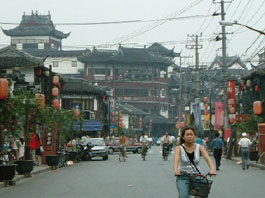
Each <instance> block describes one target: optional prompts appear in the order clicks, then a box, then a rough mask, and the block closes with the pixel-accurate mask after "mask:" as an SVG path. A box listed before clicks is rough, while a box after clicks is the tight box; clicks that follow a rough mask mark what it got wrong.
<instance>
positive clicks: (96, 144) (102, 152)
mask: <svg viewBox="0 0 265 198" xmlns="http://www.w3.org/2000/svg"><path fill="white" fill-rule="evenodd" d="M85 144H90V145H91V146H93V147H92V149H91V150H92V152H91V157H92V158H93V157H102V159H103V160H107V159H108V158H109V156H108V152H109V151H108V147H107V146H106V144H105V142H104V140H103V138H89V139H88V140H87V141H86V143H85Z"/></svg>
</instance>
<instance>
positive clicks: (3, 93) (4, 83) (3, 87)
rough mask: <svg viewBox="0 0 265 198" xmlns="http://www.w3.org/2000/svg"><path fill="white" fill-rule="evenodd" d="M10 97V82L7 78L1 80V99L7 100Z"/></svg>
mask: <svg viewBox="0 0 265 198" xmlns="http://www.w3.org/2000/svg"><path fill="white" fill-rule="evenodd" d="M7 97H8V81H7V79H6V78H0V99H1V100H3V99H7Z"/></svg>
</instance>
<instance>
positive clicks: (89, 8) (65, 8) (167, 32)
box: [0, 0, 265, 65]
mask: <svg viewBox="0 0 265 198" xmlns="http://www.w3.org/2000/svg"><path fill="white" fill-rule="evenodd" d="M215 2H220V0H215ZM32 10H34V12H35V11H38V13H39V14H45V15H46V14H48V11H50V13H51V16H52V20H53V23H54V24H58V25H56V28H57V29H58V30H61V31H63V32H71V35H70V36H69V37H68V38H67V39H64V40H63V46H64V47H63V48H64V49H65V50H66V49H73V48H75V49H82V48H83V49H84V48H92V46H94V45H95V46H98V47H99V48H106V47H109V45H106V44H111V48H114V49H117V46H118V44H119V43H122V44H123V45H124V46H130V47H143V46H144V45H150V44H151V43H154V42H161V43H162V44H164V45H165V46H166V47H168V48H173V47H175V51H176V52H179V51H182V56H194V50H189V49H187V48H186V47H185V46H186V44H189V45H190V44H192V43H190V42H191V38H188V36H187V35H195V34H198V35H200V34H201V32H202V37H200V41H201V42H200V44H201V45H202V46H203V48H202V49H200V50H199V53H200V64H206V63H208V64H209V63H210V62H211V61H212V60H213V59H214V57H215V56H216V55H221V53H222V52H221V45H222V43H221V41H218V42H216V41H215V37H216V36H217V35H218V34H219V33H220V32H221V26H220V25H219V23H218V22H219V21H220V20H221V16H215V17H212V16H210V15H212V14H213V13H214V12H217V13H220V11H221V8H220V4H219V3H213V0H163V1H162V0H74V1H72V0H45V1H44V0H9V1H5V3H4V4H2V6H1V7H0V23H2V24H0V25H1V27H2V28H4V29H11V28H14V27H15V25H5V24H3V23H7V22H11V23H19V22H20V21H21V18H22V15H23V13H24V12H25V13H26V14H28V15H29V14H31V11H32ZM225 10H226V12H227V14H226V20H227V21H233V20H238V22H240V23H242V24H247V25H249V26H251V27H254V28H256V29H259V30H262V31H264V28H265V27H264V26H265V25H264V24H265V16H264V15H265V0H232V2H231V3H226V4H225ZM188 16H189V18H188V19H187V17H188ZM205 16H208V17H205ZM165 18H176V19H177V20H170V21H169V20H166V21H151V22H150V21H149V20H156V19H165ZM127 20H145V21H149V22H142V23H126V24H108V25H60V24H59V23H96V22H110V21H127ZM227 32H228V33H231V34H228V35H227V39H228V41H227V52H228V54H229V55H230V56H233V55H239V56H241V57H242V59H243V60H248V59H251V60H252V63H253V64H257V62H256V61H257V60H258V59H257V56H256V57H255V56H254V55H255V54H256V53H257V52H261V49H262V48H264V45H265V36H264V35H263V36H259V34H258V33H257V32H254V31H251V30H249V29H247V28H245V27H241V26H235V25H234V26H232V27H227ZM9 43H10V38H9V37H8V36H6V35H4V34H3V32H2V31H1V32H0V47H4V46H6V45H8V44H9ZM99 45H100V46H99ZM194 59H195V58H194V57H193V58H189V59H186V60H185V63H184V64H187V65H193V64H194V62H195V61H194Z"/></svg>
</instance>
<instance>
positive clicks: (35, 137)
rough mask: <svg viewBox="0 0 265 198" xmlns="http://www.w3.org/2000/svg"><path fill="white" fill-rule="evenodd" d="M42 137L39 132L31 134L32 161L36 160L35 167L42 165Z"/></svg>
mask: <svg viewBox="0 0 265 198" xmlns="http://www.w3.org/2000/svg"><path fill="white" fill-rule="evenodd" d="M40 146H41V142H40V136H39V134H38V133H37V132H33V133H31V134H30V142H29V147H30V150H31V155H32V160H34V163H35V165H37V166H39V165H40V157H41V151H40Z"/></svg>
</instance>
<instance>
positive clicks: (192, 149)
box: [174, 127, 216, 198]
mask: <svg viewBox="0 0 265 198" xmlns="http://www.w3.org/2000/svg"><path fill="white" fill-rule="evenodd" d="M195 141H196V133H195V130H194V129H193V128H189V127H187V128H184V129H183V130H182V132H181V136H180V143H179V145H178V146H177V147H176V151H175V160H174V173H175V176H177V179H176V183H177V189H178V193H179V198H189V196H190V195H189V176H188V175H189V174H196V173H197V174H198V170H199V169H200V168H199V161H200V153H201V154H202V156H203V157H204V159H205V161H206V162H207V164H208V166H209V168H210V172H209V173H210V174H212V175H216V170H215V167H214V163H213V161H212V160H211V158H210V157H209V155H208V153H207V151H206V149H205V148H204V147H203V146H201V145H199V144H196V143H195ZM192 162H193V163H192ZM193 164H195V165H196V167H197V168H196V167H195V166H194V165H193ZM197 169H198V170H197Z"/></svg>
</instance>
